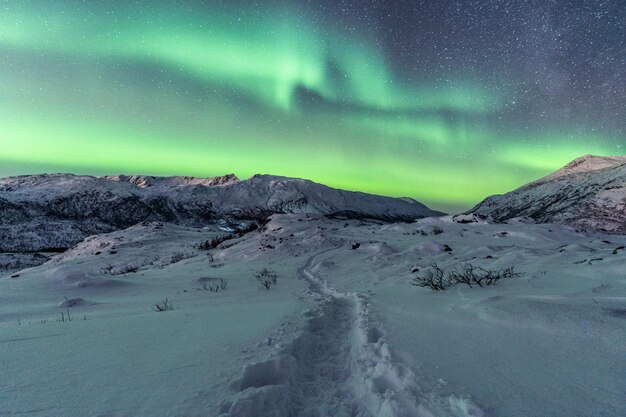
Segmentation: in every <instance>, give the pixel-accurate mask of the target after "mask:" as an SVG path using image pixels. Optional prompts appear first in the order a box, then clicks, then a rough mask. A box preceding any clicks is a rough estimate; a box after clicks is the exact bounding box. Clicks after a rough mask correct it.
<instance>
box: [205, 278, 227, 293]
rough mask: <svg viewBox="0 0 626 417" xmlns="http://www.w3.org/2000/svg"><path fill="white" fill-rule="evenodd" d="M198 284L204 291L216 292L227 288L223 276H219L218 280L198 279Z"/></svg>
mask: <svg viewBox="0 0 626 417" xmlns="http://www.w3.org/2000/svg"><path fill="white" fill-rule="evenodd" d="M200 285H201V286H202V289H203V290H205V291H211V292H218V291H224V290H226V288H228V281H227V280H225V279H224V278H220V279H219V280H211V281H200Z"/></svg>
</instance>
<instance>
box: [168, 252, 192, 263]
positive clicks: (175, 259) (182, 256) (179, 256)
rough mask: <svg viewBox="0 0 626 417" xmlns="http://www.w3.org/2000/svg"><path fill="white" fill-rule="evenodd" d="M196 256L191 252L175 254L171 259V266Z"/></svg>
mask: <svg viewBox="0 0 626 417" xmlns="http://www.w3.org/2000/svg"><path fill="white" fill-rule="evenodd" d="M194 256H195V254H193V253H189V252H174V253H173V254H172V257H171V259H170V264H175V263H176V262H180V261H182V260H183V259H188V258H192V257H194Z"/></svg>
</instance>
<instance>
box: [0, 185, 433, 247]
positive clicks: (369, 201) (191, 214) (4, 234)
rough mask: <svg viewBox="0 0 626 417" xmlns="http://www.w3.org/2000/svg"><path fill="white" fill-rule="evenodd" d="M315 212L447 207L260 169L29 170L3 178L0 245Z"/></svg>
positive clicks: (396, 216) (381, 214)
mask: <svg viewBox="0 0 626 417" xmlns="http://www.w3.org/2000/svg"><path fill="white" fill-rule="evenodd" d="M276 213H311V214H322V215H329V216H340V215H344V216H347V217H355V218H374V219H381V220H414V219H418V218H422V217H427V216H436V215H440V214H441V213H439V212H436V211H433V210H430V209H429V208H428V207H426V206H425V205H423V204H421V203H418V202H417V201H414V200H411V199H400V198H390V197H381V196H376V195H371V194H364V193H359V192H351V191H343V190H336V189H333V188H330V187H327V186H324V185H321V184H316V183H314V182H311V181H307V180H301V179H294V178H285V177H277V176H271V175H255V176H253V177H252V178H249V179H247V180H244V181H240V180H239V179H237V177H235V176H234V175H226V176H222V177H214V178H191V177H149V176H123V175H120V176H111V177H101V178H98V177H90V176H76V175H70V174H53V175H31V176H19V177H9V178H2V179H0V252H3V251H4V252H28V251H43V250H59V249H62V248H67V247H70V246H72V245H73V244H75V243H77V242H79V241H81V240H82V239H84V238H85V237H86V236H89V235H92V234H97V233H103V232H110V231H113V230H117V229H121V228H126V227H129V226H132V225H134V224H137V223H139V222H141V221H165V222H172V223H178V224H186V225H202V224H206V223H208V222H212V221H216V220H220V219H225V218H227V219H264V218H266V217H268V216H269V215H272V214H276Z"/></svg>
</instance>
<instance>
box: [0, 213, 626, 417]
mask: <svg viewBox="0 0 626 417" xmlns="http://www.w3.org/2000/svg"><path fill="white" fill-rule="evenodd" d="M220 234H224V232H223V231H220V230H218V229H217V228H216V229H208V228H205V229H195V228H188V227H181V226H174V225H169V224H156V223H149V224H140V225H137V226H133V227H131V228H129V229H127V230H124V231H119V232H115V233H111V234H108V235H100V236H97V237H92V238H88V239H87V240H86V241H85V242H83V243H80V244H79V245H77V246H76V247H75V248H73V249H72V250H70V251H68V252H66V253H65V254H61V255H58V256H57V257H55V258H53V259H52V260H51V261H49V262H47V263H46V264H44V265H41V266H38V267H34V268H31V269H27V270H23V271H20V273H19V274H18V276H17V277H12V275H13V274H8V275H5V276H2V277H0V363H1V364H2V372H0V415H2V416H4V415H7V416H77V417H78V416H80V417H84V416H110V417H121V416H133V417H137V416H224V417H226V416H229V417H234V416H255V417H257V416H258V417H263V416H298V417H314V416H315V417H325V416H341V417H343V416H363V417H365V416H379V417H392V416H397V417H409V416H419V417H421V416H504V417H516V416H520V417H534V416H536V417H552V416H564V417H565V416H568V417H571V416H615V417H618V416H619V417H623V416H624V415H626V360H625V358H626V268H625V267H624V265H625V264H626V250H625V249H623V248H622V249H620V247H623V246H625V245H626V236H617V235H612V236H610V235H589V234H578V233H576V232H574V231H572V230H570V229H568V228H566V227H563V226H554V225H534V224H524V223H519V224H499V225H490V224H459V223H454V222H452V221H451V220H450V218H442V219H424V220H421V221H420V222H418V223H413V224H379V223H374V222H362V221H354V220H349V221H342V220H328V219H325V218H321V217H315V216H306V215H279V216H274V217H273V218H272V221H271V222H270V223H269V224H267V226H266V227H265V228H264V229H263V230H261V231H255V232H251V233H248V234H246V235H245V236H243V237H240V238H234V239H231V240H226V241H224V242H223V243H222V244H221V245H219V246H218V247H217V248H215V249H210V250H203V249H200V248H199V247H198V245H199V244H200V243H203V242H205V241H207V240H211V239H213V238H215V237H216V236H218V235H220ZM465 261H470V262H472V263H474V264H475V265H476V266H481V267H484V268H489V269H499V268H501V267H506V266H515V267H516V270H517V271H519V272H521V273H522V275H521V276H520V277H518V278H513V279H507V280H503V281H501V282H499V283H498V284H497V285H495V286H489V287H485V288H478V287H474V288H470V287H467V286H461V285H457V286H454V287H452V288H449V289H447V290H446V291H431V290H429V289H426V288H420V287H416V286H413V285H411V284H410V281H411V278H412V277H413V276H414V275H423V274H425V273H426V271H427V270H428V265H429V264H431V263H433V262H436V263H437V265H439V266H440V267H441V268H442V269H444V270H450V269H451V268H454V267H455V266H458V265H460V264H461V263H463V262H465ZM263 268H268V269H270V270H271V271H273V272H275V273H276V275H277V279H276V284H275V285H274V284H271V283H270V289H269V290H266V289H263V288H261V287H260V284H259V282H258V281H257V279H256V278H255V277H254V274H255V273H256V272H259V271H261V270H262V269H263ZM411 271H417V272H411ZM220 279H224V280H225V281H226V282H227V288H226V289H225V290H221V289H220V290H219V291H217V292H212V291H209V290H206V289H204V287H206V288H211V287H212V286H213V287H215V286H217V287H219V283H220V281H219V280H220ZM270 281H271V274H270ZM166 298H167V299H168V301H169V302H170V303H171V304H172V306H173V307H174V309H173V310H170V311H164V312H155V311H153V306H154V304H156V303H158V302H161V301H163V300H164V299H166ZM68 311H69V314H70V317H71V318H72V320H71V321H67V312H68ZM61 314H63V320H65V321H61Z"/></svg>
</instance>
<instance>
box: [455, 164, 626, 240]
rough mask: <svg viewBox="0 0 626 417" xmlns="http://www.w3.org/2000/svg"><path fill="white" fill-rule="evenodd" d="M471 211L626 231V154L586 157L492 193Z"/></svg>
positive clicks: (580, 227)
mask: <svg viewBox="0 0 626 417" xmlns="http://www.w3.org/2000/svg"><path fill="white" fill-rule="evenodd" d="M467 213H473V214H478V215H482V216H489V217H492V218H493V219H494V220H496V221H505V220H508V219H511V218H514V217H530V218H533V219H534V220H536V221H538V222H542V223H560V224H568V225H571V226H573V227H575V228H577V229H580V230H587V231H601V232H607V233H622V234H623V233H626V156H612V157H604V156H594V155H584V156H582V157H579V158H576V159H574V160H573V161H571V162H569V163H568V164H566V165H565V166H563V167H562V168H560V169H559V170H557V171H555V172H553V173H552V174H549V175H547V176H545V177H543V178H540V179H538V180H536V181H533V182H531V183H528V184H526V185H523V186H521V187H519V188H517V189H515V190H513V191H511V192H508V193H505V194H500V195H493V196H490V197H487V198H486V199H485V200H483V201H482V202H480V203H479V204H477V205H476V206H474V207H473V208H472V209H471V210H469V211H468V212H467Z"/></svg>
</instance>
